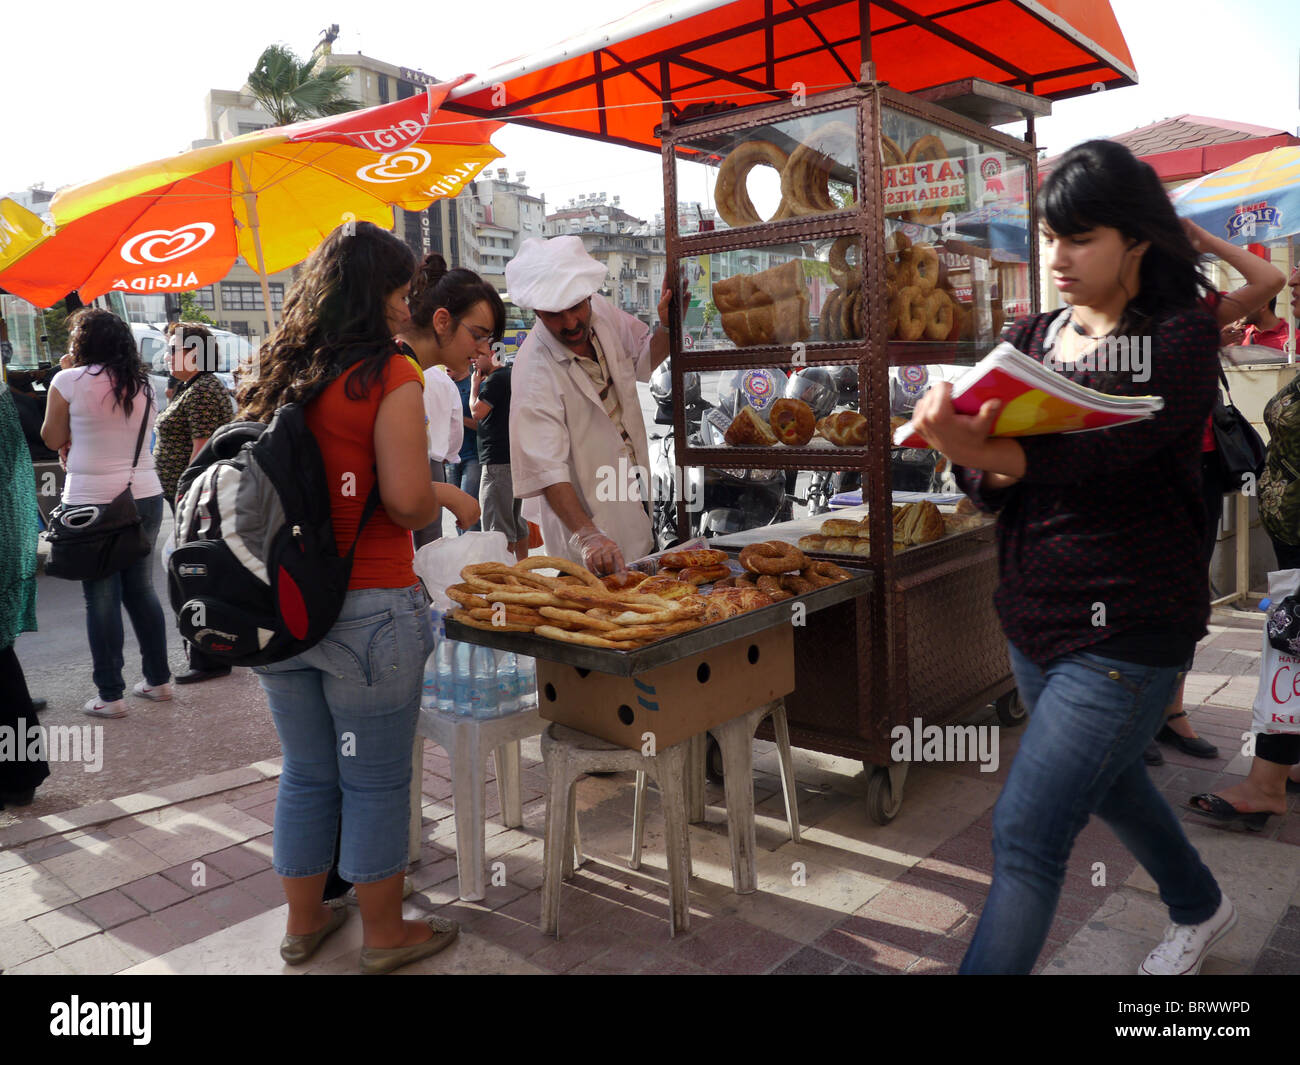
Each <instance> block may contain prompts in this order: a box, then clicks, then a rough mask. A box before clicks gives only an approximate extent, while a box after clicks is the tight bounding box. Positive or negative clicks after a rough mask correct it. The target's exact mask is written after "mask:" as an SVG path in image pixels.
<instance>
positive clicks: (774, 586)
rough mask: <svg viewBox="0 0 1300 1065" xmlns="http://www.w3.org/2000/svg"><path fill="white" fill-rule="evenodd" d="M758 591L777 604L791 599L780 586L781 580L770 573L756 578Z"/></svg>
mask: <svg viewBox="0 0 1300 1065" xmlns="http://www.w3.org/2000/svg"><path fill="white" fill-rule="evenodd" d="M758 590H759V591H760V592H762V593H763V594H764V595H765V596H767V597H768V598H769V599H772V600H775V601H777V602H779V601H780V600H782V599H789V598H791V594H790V593H789V592H787V591H786V590H785V588H784V587H783V586H782V584H781V578H780V577H779V576H777V575H775V574H771V573H766V574H764V575H763V576H761V577H759V578H758Z"/></svg>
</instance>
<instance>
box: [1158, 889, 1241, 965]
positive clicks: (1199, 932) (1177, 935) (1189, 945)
mask: <svg viewBox="0 0 1300 1065" xmlns="http://www.w3.org/2000/svg"><path fill="white" fill-rule="evenodd" d="M1236 923H1237V911H1236V909H1235V908H1234V907H1233V905H1232V903H1231V901H1229V899H1228V896H1227V895H1224V896H1223V900H1222V901H1221V902H1220V903H1219V908H1218V909H1217V910H1215V911H1214V916H1213V917H1211V918H1210V919H1209V920H1208V921H1202V922H1201V923H1200V924H1171V925H1170V926H1169V928H1168V929H1167V930H1166V931H1165V938H1164V941H1163V942H1162V943H1161V944H1160V946H1158V947H1156V949H1155V950H1153V951H1152V952H1151V953H1150V954H1148V955H1147V957H1146V961H1144V962H1143V963H1142V967H1141V968H1140V969H1138V975H1139V976H1195V975H1196V974H1197V973H1199V972H1200V971H1201V964H1202V963H1203V962H1204V961H1205V956H1206V955H1207V954H1209V952H1210V948H1211V947H1212V946H1214V944H1215V943H1217V942H1218V941H1219V940H1221V939H1222V938H1223V937H1224V936H1226V935H1227V934H1228V933H1229V932H1230V931H1231V930H1232V926H1233V925H1235V924H1236Z"/></svg>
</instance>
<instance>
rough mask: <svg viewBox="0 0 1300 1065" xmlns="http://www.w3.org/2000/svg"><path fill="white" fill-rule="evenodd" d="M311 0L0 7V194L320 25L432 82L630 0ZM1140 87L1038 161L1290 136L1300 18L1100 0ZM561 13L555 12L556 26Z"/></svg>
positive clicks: (633, 157) (135, 138) (582, 177)
mask: <svg viewBox="0 0 1300 1065" xmlns="http://www.w3.org/2000/svg"><path fill="white" fill-rule="evenodd" d="M334 6H335V7H341V8H342V9H341V10H331V5H330V3H329V2H328V0H327V2H326V3H321V2H320V0H312V2H310V3H309V2H306V0H276V2H275V3H266V0H222V3H220V4H217V5H206V6H204V5H187V4H178V3H175V2H174V0H121V2H119V3H117V4H111V5H110V4H104V3H102V2H99V0H96V2H94V3H87V2H85V0H70V2H67V3H63V4H60V5H58V6H57V17H51V14H50V12H51V10H54V9H50V8H46V7H44V6H42V5H40V4H33V3H11V4H8V5H7V8H6V11H5V14H4V25H3V38H4V48H3V56H2V58H0V194H3V193H4V192H9V191H14V190H18V189H21V188H25V187H27V186H28V185H30V184H32V183H33V182H44V183H45V185H46V187H47V188H51V189H53V188H57V187H59V186H61V185H67V184H76V183H80V182H83V181H87V180H91V179H94V178H98V177H102V176H104V175H106V174H110V173H113V172H115V171H117V170H121V169H124V168H126V167H128V166H131V165H134V164H137V163H141V162H145V161H147V160H150V159H156V158H160V157H163V156H166V155H169V154H172V153H174V152H176V151H179V150H182V149H184V148H186V147H188V145H189V142H190V141H192V140H194V139H196V138H198V137H201V136H203V135H204V127H205V121H204V113H203V100H204V95H205V93H206V92H207V91H208V90H209V89H211V88H221V89H237V88H239V87H240V86H241V85H242V84H243V82H244V79H245V76H246V75H247V73H248V71H249V70H250V69H251V68H252V66H253V63H254V62H255V60H256V59H257V56H258V54H259V53H260V51H261V49H262V48H263V47H264V46H265V45H266V44H270V43H272V42H282V43H284V44H287V45H289V46H290V47H291V48H293V49H294V50H295V51H296V52H298V53H299V54H300V55H304V56H305V55H307V54H309V53H310V51H311V48H312V46H313V45H314V44H315V42H316V40H317V39H318V36H319V31H320V30H321V29H323V28H324V27H325V25H326V24H327V23H328V22H334V21H337V22H338V23H339V24H340V26H341V35H340V37H339V40H338V41H337V42H336V44H335V51H336V52H339V53H352V52H356V51H361V52H363V53H364V54H366V55H369V56H375V57H377V58H379V59H383V60H385V61H387V62H390V63H393V64H396V65H399V66H408V67H416V68H419V69H421V70H424V71H426V72H427V73H430V74H434V75H437V76H438V77H449V76H452V75H454V74H458V73H464V72H474V73H479V72H482V71H484V70H486V69H488V68H489V67H491V66H493V65H495V64H496V63H499V62H501V61H504V60H506V59H509V58H512V57H515V56H521V55H528V54H533V53H535V52H537V51H539V50H541V49H543V48H544V47H545V46H546V45H547V44H548V43H550V42H554V41H557V40H561V39H563V38H566V37H569V36H571V35H572V34H574V33H576V32H579V31H581V30H583V29H588V28H591V27H594V26H597V25H600V24H602V23H605V22H608V21H610V20H611V19H612V18H614V17H617V16H620V15H622V14H625V13H626V12H628V11H631V10H634V9H635V8H636V7H639V6H641V0H564V2H563V3H562V4H560V3H537V2H536V0H489V2H487V3H483V4H474V3H468V4H455V3H448V2H443V3H438V4H427V5H406V6H397V7H394V6H392V5H359V4H346V5H338V4H335V5H334ZM1111 6H1112V8H1113V9H1114V11H1115V12H1116V15H1117V17H1118V19H1119V22H1120V26H1121V27H1122V29H1123V30H1124V33H1125V36H1126V38H1127V40H1128V43H1129V47H1130V49H1131V50H1132V53H1133V57H1134V62H1135V65H1136V67H1137V71H1138V77H1139V84H1138V85H1137V86H1135V87H1132V88H1126V89H1117V90H1112V91H1108V92H1102V93H1096V94H1093V95H1090V96H1088V97H1086V98H1083V99H1078V100H1071V101H1066V102H1063V103H1058V104H1057V105H1056V107H1055V114H1054V115H1053V116H1052V117H1051V118H1049V119H1046V120H1043V121H1041V122H1040V123H1039V125H1038V141H1039V144H1040V146H1042V147H1045V148H1046V149H1047V150H1048V151H1049V153H1050V154H1056V153H1057V152H1060V151H1063V150H1064V149H1066V148H1068V147H1069V146H1070V145H1072V144H1074V143H1077V142H1078V141H1080V140H1085V139H1087V138H1089V137H1095V136H1106V135H1108V134H1115V133H1122V132H1124V131H1126V130H1130V129H1134V128H1136V127H1138V126H1143V125H1146V124H1148V123H1150V122H1154V121H1158V120H1160V119H1163V118H1168V117H1170V116H1172V115H1177V114H1183V113H1191V114H1197V115H1208V116H1212V117H1216V118H1224V119H1231V120H1234V121H1239V122H1248V123H1252V124H1255V125H1261V126H1270V127H1276V128H1279V129H1285V130H1288V131H1290V132H1293V133H1294V132H1296V131H1297V128H1298V127H1300V107H1298V106H1297V104H1298V101H1297V97H1298V95H1300V70H1298V69H1297V64H1298V61H1300V4H1297V3H1295V0H1232V2H1228V0H1112V4H1111ZM559 12H562V14H559ZM495 143H496V145H497V147H499V148H500V149H502V150H503V151H504V152H505V153H506V158H505V159H504V160H503V161H502V162H501V163H500V164H499V165H503V166H507V167H509V168H510V170H511V171H512V173H513V172H514V171H516V170H525V171H527V173H528V183H529V185H530V186H532V190H533V192H534V193H539V192H544V193H545V195H546V199H547V204H548V207H551V208H558V207H560V206H563V204H564V203H565V202H566V201H567V200H569V199H570V198H571V197H574V196H576V195H577V194H578V193H584V192H600V191H604V192H608V193H609V194H610V195H611V196H612V195H614V194H616V193H618V194H621V195H622V197H623V206H624V207H625V208H627V209H629V210H631V211H632V212H633V213H634V214H638V215H640V216H641V217H644V218H647V219H648V218H652V217H653V216H654V213H655V211H656V210H660V209H662V205H663V192H662V184H661V180H662V178H661V170H660V163H659V158H658V156H657V155H652V154H650V153H646V152H637V151H633V150H630V149H624V148H614V147H608V146H604V145H599V144H594V143H592V142H589V141H585V140H580V139H578V138H571V137H560V136H557V135H555V134H544V133H540V132H538V131H535V130H527V129H522V128H519V129H513V128H511V127H509V126H507V127H506V128H505V129H503V130H502V131H501V132H500V133H499V134H497V136H496V138H495Z"/></svg>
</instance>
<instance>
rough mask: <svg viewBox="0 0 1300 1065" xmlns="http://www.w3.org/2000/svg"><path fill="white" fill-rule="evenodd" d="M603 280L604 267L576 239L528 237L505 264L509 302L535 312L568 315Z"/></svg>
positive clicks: (580, 239)
mask: <svg viewBox="0 0 1300 1065" xmlns="http://www.w3.org/2000/svg"><path fill="white" fill-rule="evenodd" d="M604 280H605V266H604V265H603V264H602V263H598V262H597V261H596V260H595V259H593V258H592V257H591V256H590V255H588V254H587V249H586V248H584V247H583V246H582V238H581V237H576V236H567V237H552V238H551V239H550V240H542V239H541V238H540V237H529V238H528V240H526V241H524V242H523V244H522V245H520V248H519V254H518V255H516V256H515V257H514V258H513V259H511V260H510V262H508V263H506V289H507V291H508V292H509V293H510V299H511V300H512V301H513V302H514V304H515V305H516V306H518V307H525V308H527V309H529V310H533V311H566V310H568V309H569V308H570V307H572V306H573V305H574V304H577V303H581V302H582V301H583V300H584V299H586V298H587V297H588V296H590V295H591V294H592V293H593V292H595V291H596V290H597V289H598V288H600V286H601V284H602V283H603V282H604Z"/></svg>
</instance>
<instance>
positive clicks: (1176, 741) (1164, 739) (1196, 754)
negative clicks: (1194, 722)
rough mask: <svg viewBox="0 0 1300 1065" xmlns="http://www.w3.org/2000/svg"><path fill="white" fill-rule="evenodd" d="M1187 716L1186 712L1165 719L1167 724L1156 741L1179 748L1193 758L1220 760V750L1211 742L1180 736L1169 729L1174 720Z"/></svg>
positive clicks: (1197, 737) (1199, 738) (1161, 727)
mask: <svg viewBox="0 0 1300 1065" xmlns="http://www.w3.org/2000/svg"><path fill="white" fill-rule="evenodd" d="M1186 716H1187V712H1186V711H1185V710H1180V711H1178V713H1176V714H1170V715H1169V716H1168V717H1167V718H1165V723H1164V724H1163V725H1161V726H1160V731H1159V732H1157V733H1156V739H1157V740H1158V741H1159V742H1160V743H1167V744H1168V745H1169V746H1171V747H1177V748H1178V749H1179V750H1180V751H1182V752H1183V753H1184V754H1190V755H1191V756H1192V757H1193V758H1218V757H1219V748H1217V747H1216V746H1214V744H1212V743H1210V742H1209V740H1203V739H1201V737H1200V736H1180V735H1179V734H1178V733H1177V732H1175V731H1174V730H1173V729H1171V728H1170V727H1169V722H1170V721H1172V720H1173V719H1174V718H1176V717H1186Z"/></svg>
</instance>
